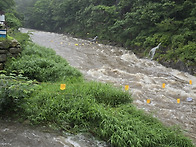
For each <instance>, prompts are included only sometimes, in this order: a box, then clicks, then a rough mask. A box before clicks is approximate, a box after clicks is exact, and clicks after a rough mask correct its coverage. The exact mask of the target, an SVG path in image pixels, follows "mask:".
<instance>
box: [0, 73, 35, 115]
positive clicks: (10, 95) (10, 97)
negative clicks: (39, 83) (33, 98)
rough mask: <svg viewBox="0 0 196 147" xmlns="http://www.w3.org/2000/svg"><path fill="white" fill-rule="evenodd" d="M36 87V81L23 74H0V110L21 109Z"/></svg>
mask: <svg viewBox="0 0 196 147" xmlns="http://www.w3.org/2000/svg"><path fill="white" fill-rule="evenodd" d="M1 72H2V71H1ZM35 87H36V84H35V81H31V80H28V78H26V77H23V76H22V75H21V74H20V75H18V76H16V75H15V74H10V76H6V75H5V74H0V112H2V111H18V110H21V105H22V103H23V101H24V99H25V98H28V97H29V96H30V94H31V93H32V92H33V91H34V90H35Z"/></svg>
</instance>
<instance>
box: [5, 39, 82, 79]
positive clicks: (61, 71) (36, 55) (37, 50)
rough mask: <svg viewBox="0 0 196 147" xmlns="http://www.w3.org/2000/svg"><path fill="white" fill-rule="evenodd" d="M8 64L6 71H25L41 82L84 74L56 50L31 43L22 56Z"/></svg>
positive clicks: (31, 77)
mask: <svg viewBox="0 0 196 147" xmlns="http://www.w3.org/2000/svg"><path fill="white" fill-rule="evenodd" d="M13 60H14V61H10V62H8V63H7V64H6V67H5V68H6V71H7V72H8V73H11V72H13V71H15V72H16V73H19V72H23V74H24V76H27V77H29V78H30V79H36V80H37V81H39V82H46V81H53V82H54V81H60V80H64V79H67V78H71V77H81V76H82V74H81V73H80V72H79V71H78V70H77V69H75V68H73V67H71V66H69V65H68V63H67V61H66V60H64V59H62V58H61V57H60V56H57V55H56V53H55V51H53V50H52V49H47V48H45V47H40V46H38V45H35V44H33V43H29V45H28V46H26V47H25V50H24V51H23V52H22V57H21V58H18V59H17V60H16V59H13Z"/></svg>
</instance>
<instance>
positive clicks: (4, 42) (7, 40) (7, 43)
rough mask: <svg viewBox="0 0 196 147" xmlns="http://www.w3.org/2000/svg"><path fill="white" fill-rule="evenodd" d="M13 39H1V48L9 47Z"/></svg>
mask: <svg viewBox="0 0 196 147" xmlns="http://www.w3.org/2000/svg"><path fill="white" fill-rule="evenodd" d="M11 43H12V40H9V39H5V40H1V41H0V49H1V50H2V49H3V50H5V49H8V48H9V47H10V46H11Z"/></svg>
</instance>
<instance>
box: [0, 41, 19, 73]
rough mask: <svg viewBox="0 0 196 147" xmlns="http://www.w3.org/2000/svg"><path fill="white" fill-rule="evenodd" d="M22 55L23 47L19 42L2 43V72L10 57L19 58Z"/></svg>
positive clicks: (0, 58) (0, 43) (0, 59)
mask: <svg viewBox="0 0 196 147" xmlns="http://www.w3.org/2000/svg"><path fill="white" fill-rule="evenodd" d="M20 53H21V47H20V44H19V42H18V41H17V40H3V41H0V70H3V69H4V66H5V62H6V61H7V59H8V58H9V57H17V56H18V55H19V54H20Z"/></svg>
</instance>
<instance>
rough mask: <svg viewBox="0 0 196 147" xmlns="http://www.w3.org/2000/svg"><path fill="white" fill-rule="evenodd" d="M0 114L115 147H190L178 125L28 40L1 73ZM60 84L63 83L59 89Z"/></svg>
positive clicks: (125, 93) (189, 142)
mask: <svg viewBox="0 0 196 147" xmlns="http://www.w3.org/2000/svg"><path fill="white" fill-rule="evenodd" d="M0 79H1V80H0V113H1V114H4V113H5V112H6V113H7V112H14V113H15V115H17V116H18V117H20V118H21V119H23V120H26V119H27V120H29V121H30V122H31V123H32V124H38V125H43V124H44V125H48V126H51V127H52V128H55V129H59V130H65V131H68V132H72V133H77V132H90V133H92V134H93V135H95V136H97V137H99V138H101V139H102V140H105V141H106V142H108V143H109V144H111V145H112V146H114V147H134V146H135V147H171V146H172V147H193V144H192V143H191V141H190V139H188V138H187V137H185V136H184V135H183V134H182V132H181V130H179V129H177V128H175V127H172V128H169V127H167V126H164V125H163V124H162V123H161V122H160V121H158V120H157V119H155V118H153V117H152V116H150V115H149V114H146V113H144V112H143V111H141V110H138V109H136V108H135V106H133V105H132V98H131V95H130V94H129V93H128V92H124V91H122V90H121V89H118V88H115V87H113V86H111V85H109V84H102V83H98V82H89V81H85V80H84V78H83V76H82V74H81V73H80V72H79V71H78V70H76V69H75V68H73V67H71V66H70V65H69V64H68V63H67V61H66V60H65V59H63V58H61V57H60V56H57V55H56V54H55V52H54V51H53V50H51V49H47V48H44V47H40V46H38V45H35V44H33V43H28V45H27V46H26V47H25V48H24V50H23V52H22V55H21V57H19V58H17V59H10V60H9V61H8V63H7V64H6V68H5V71H1V74H0ZM60 84H66V89H65V90H60Z"/></svg>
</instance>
